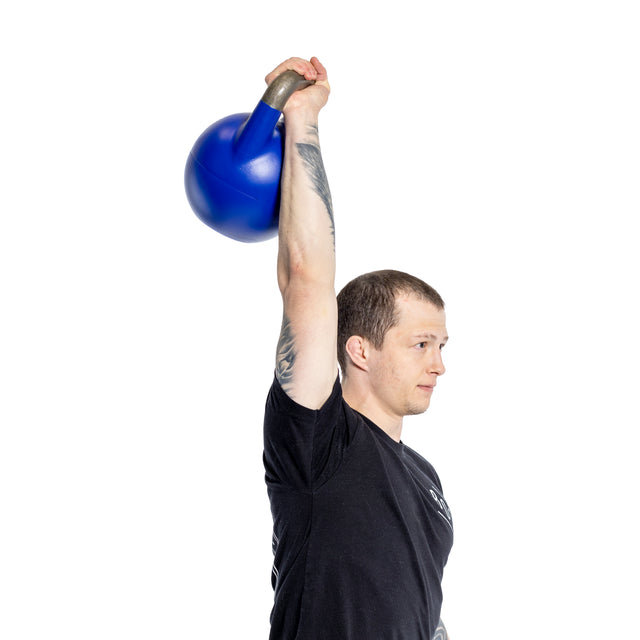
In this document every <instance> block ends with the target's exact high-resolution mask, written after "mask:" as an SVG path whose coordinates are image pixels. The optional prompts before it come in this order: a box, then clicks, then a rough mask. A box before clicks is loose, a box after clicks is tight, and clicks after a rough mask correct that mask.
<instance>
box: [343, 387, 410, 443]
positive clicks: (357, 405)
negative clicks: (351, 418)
mask: <svg viewBox="0 0 640 640" xmlns="http://www.w3.org/2000/svg"><path fill="white" fill-rule="evenodd" d="M342 397H343V398H344V401H345V402H346V403H347V404H348V405H349V406H350V407H351V408H352V409H355V410H356V411H357V412H358V413H361V414H362V415H363V416H365V417H367V418H369V420H371V421H372V422H374V423H375V424H376V425H377V426H378V427H380V429H382V430H383V431H384V432H385V433H386V434H387V435H388V436H389V437H390V438H391V439H392V440H395V441H396V442H400V437H401V435H402V416H396V415H393V414H392V413H391V412H390V411H388V410H386V409H385V407H383V406H381V404H380V402H379V401H378V399H377V398H376V397H375V396H374V395H373V394H372V393H371V392H370V391H368V390H365V389H361V388H359V387H357V386H356V385H355V384H351V383H350V381H349V379H348V378H344V379H343V381H342Z"/></svg>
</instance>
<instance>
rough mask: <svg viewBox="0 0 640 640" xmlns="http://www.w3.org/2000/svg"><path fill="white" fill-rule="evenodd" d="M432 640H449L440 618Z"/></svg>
mask: <svg viewBox="0 0 640 640" xmlns="http://www.w3.org/2000/svg"><path fill="white" fill-rule="evenodd" d="M433 640H449V636H448V635H447V630H446V629H445V628H444V623H443V622H442V618H440V620H439V621H438V628H437V629H436V632H435V633H434V634H433Z"/></svg>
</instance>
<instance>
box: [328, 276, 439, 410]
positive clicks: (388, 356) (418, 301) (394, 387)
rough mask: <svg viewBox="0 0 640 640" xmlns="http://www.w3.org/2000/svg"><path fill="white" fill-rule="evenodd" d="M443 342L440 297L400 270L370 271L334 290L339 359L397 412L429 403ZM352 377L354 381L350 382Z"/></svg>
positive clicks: (346, 372) (349, 374)
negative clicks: (335, 291) (336, 305)
mask: <svg viewBox="0 0 640 640" xmlns="http://www.w3.org/2000/svg"><path fill="white" fill-rule="evenodd" d="M446 341H447V334H446V326H445V314H444V301H443V300H442V298H441V297H440V295H439V294H438V292H437V291H436V290H435V289H433V288H432V287H430V286H429V285H428V284H426V283H425V282H423V281H422V280H420V279H419V278H416V277H414V276H411V275H409V274H407V273H403V272H400V271H391V270H385V271H374V272H372V273H367V274H364V275H362V276H359V277H358V278H356V279H355V280H352V281H351V282H350V283H348V284H347V285H346V286H345V287H344V288H343V289H342V291H341V292H340V293H339V294H338V361H339V363H340V368H341V369H342V372H343V377H345V379H347V378H351V377H352V375H355V376H356V377H357V378H358V380H360V382H358V383H357V384H360V383H364V384H365V385H366V386H367V388H368V389H369V390H370V391H371V392H372V393H373V394H374V395H375V396H376V397H377V398H378V399H379V400H380V401H381V402H382V403H384V404H385V406H386V407H387V409H388V411H389V412H390V413H393V414H395V415H410V414H414V413H421V412H423V411H425V410H426V409H427V407H428V406H429V401H430V398H431V392H432V391H433V387H434V386H435V384H436V380H437V377H438V376H439V375H441V374H443V373H444V365H443V364H442V358H441V354H440V351H441V349H442V347H443V346H444V343H445V342H446ZM354 382H355V381H354Z"/></svg>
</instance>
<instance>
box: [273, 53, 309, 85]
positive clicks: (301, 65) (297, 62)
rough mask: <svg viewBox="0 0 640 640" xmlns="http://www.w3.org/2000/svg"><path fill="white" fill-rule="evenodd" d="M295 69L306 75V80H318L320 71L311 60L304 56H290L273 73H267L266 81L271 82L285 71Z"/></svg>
mask: <svg viewBox="0 0 640 640" xmlns="http://www.w3.org/2000/svg"><path fill="white" fill-rule="evenodd" d="M288 70H293V71H295V72H296V73H299V74H300V75H301V76H304V78H305V79H306V80H316V78H317V76H318V72H317V71H316V68H315V67H314V66H313V64H312V63H311V62H310V61H309V60H304V59H303V58H289V59H288V60H285V61H284V62H283V63H281V64H279V65H278V66H277V67H276V68H275V69H274V70H273V71H272V72H271V73H269V74H267V77H266V78H265V82H266V83H267V84H271V83H272V82H273V81H274V80H275V79H276V78H277V77H278V76H279V75H280V74H281V73H282V72H283V71H288Z"/></svg>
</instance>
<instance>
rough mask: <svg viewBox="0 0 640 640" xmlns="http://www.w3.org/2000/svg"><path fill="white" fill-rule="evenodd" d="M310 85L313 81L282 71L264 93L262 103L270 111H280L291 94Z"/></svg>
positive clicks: (293, 72) (291, 72)
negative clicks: (266, 105)
mask: <svg viewBox="0 0 640 640" xmlns="http://www.w3.org/2000/svg"><path fill="white" fill-rule="evenodd" d="M312 84H315V81H314V80H305V78H304V76H301V75H300V74H299V73H296V72H295V71H291V70H289V71H284V72H283V73H281V74H280V75H279V76H278V77H277V78H276V79H275V80H274V81H273V82H272V83H271V84H270V85H269V87H268V88H267V90H266V91H265V92H264V95H263V96H262V102H264V103H266V104H268V105H269V106H270V107H271V108H272V109H277V110H278V111H282V110H283V109H284V105H285V104H287V100H288V99H289V98H290V96H291V94H293V93H295V92H296V91H298V90H299V89H304V88H305V87H308V86H309V85H312Z"/></svg>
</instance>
